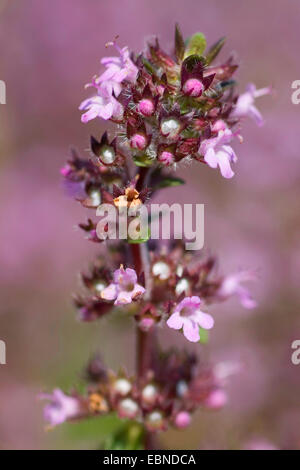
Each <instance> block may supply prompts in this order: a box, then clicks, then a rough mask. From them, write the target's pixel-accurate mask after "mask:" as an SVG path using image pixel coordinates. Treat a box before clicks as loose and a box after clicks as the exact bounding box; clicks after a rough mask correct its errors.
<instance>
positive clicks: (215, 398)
mask: <svg viewBox="0 0 300 470" xmlns="http://www.w3.org/2000/svg"><path fill="white" fill-rule="evenodd" d="M226 403H227V394H226V393H225V392H224V390H222V389H221V388H220V389H216V390H213V391H212V392H211V393H210V394H209V396H208V397H207V398H206V400H205V402H204V406H205V408H208V409H210V410H219V409H220V408H223V406H224V405H226Z"/></svg>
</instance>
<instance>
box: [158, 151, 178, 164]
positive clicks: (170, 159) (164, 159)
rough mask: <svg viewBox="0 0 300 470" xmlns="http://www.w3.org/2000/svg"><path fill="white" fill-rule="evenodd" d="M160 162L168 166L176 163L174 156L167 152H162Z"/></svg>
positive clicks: (159, 157)
mask: <svg viewBox="0 0 300 470" xmlns="http://www.w3.org/2000/svg"><path fill="white" fill-rule="evenodd" d="M158 160H159V161H160V162H161V163H163V164H164V165H166V166H169V165H172V163H174V155H173V153H171V152H168V151H167V150H164V151H163V152H161V153H160V154H159V156H158Z"/></svg>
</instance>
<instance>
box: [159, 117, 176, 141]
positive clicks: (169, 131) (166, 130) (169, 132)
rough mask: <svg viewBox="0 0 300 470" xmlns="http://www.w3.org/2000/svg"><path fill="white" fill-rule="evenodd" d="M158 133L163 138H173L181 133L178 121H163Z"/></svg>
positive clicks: (173, 119)
mask: <svg viewBox="0 0 300 470" xmlns="http://www.w3.org/2000/svg"><path fill="white" fill-rule="evenodd" d="M160 131H161V133H162V135H164V136H165V137H170V138H174V137H176V136H177V135H178V134H179V133H180V131H181V124H180V121H179V120H178V119H176V118H174V117H169V118H166V119H163V121H162V123H161V125H160Z"/></svg>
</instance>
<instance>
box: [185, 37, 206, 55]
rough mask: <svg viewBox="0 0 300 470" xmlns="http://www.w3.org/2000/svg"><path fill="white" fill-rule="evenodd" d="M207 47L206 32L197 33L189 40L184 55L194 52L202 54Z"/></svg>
mask: <svg viewBox="0 0 300 470" xmlns="http://www.w3.org/2000/svg"><path fill="white" fill-rule="evenodd" d="M205 49H206V39H205V36H204V34H202V33H196V34H194V35H193V36H192V37H191V38H190V39H189V40H188V43H187V47H186V52H185V55H184V57H188V56H190V55H193V54H196V55H202V54H203V52H204V51H205Z"/></svg>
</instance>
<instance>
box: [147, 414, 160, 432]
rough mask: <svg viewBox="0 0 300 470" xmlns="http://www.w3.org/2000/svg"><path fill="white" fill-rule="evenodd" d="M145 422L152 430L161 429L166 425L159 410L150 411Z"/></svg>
mask: <svg viewBox="0 0 300 470" xmlns="http://www.w3.org/2000/svg"><path fill="white" fill-rule="evenodd" d="M145 423H146V426H147V428H148V429H149V430H150V431H161V430H163V429H164V427H165V421H164V417H163V415H162V413H161V412H160V411H158V410H155V411H152V412H151V413H149V414H148V415H147V416H146V419H145Z"/></svg>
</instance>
